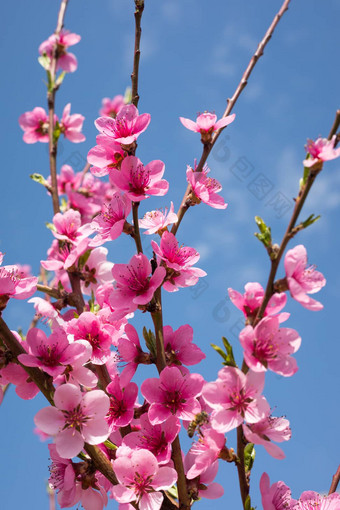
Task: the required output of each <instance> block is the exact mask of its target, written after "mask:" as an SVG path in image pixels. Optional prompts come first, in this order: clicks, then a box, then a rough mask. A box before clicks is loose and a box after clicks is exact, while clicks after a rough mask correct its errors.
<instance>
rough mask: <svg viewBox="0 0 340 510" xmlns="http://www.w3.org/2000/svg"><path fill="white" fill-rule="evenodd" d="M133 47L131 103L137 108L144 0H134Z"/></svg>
mask: <svg viewBox="0 0 340 510" xmlns="http://www.w3.org/2000/svg"><path fill="white" fill-rule="evenodd" d="M135 6H136V10H135V49H134V56H133V71H132V74H131V83H132V91H131V97H132V100H131V103H132V104H134V105H135V107H136V108H137V106H138V101H139V95H138V75H139V59H140V38H141V35H142V28H141V19H142V14H143V11H144V0H135Z"/></svg>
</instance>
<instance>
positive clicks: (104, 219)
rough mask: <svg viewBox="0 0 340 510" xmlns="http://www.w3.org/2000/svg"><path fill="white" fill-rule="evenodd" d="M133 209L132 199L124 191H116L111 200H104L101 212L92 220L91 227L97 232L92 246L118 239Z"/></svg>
mask: <svg viewBox="0 0 340 510" xmlns="http://www.w3.org/2000/svg"><path fill="white" fill-rule="evenodd" d="M130 211H131V200H130V199H129V198H128V197H127V196H126V195H124V194H122V193H115V194H114V195H113V197H112V199H111V201H110V202H104V204H103V208H102V211H101V213H100V214H98V216H96V217H95V218H94V219H93V220H92V222H91V228H92V229H93V230H94V231H95V232H97V235H96V237H95V238H94V239H93V240H92V241H91V244H90V246H91V247H92V246H100V245H101V244H104V243H105V242H107V241H113V240H114V239H117V237H119V236H120V235H121V233H122V232H123V228H124V223H125V220H126V218H127V216H128V215H129V214H130Z"/></svg>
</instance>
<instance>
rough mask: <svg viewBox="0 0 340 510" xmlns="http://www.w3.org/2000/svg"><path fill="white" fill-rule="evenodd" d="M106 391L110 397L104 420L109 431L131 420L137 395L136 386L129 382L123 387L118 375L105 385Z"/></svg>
mask: <svg viewBox="0 0 340 510" xmlns="http://www.w3.org/2000/svg"><path fill="white" fill-rule="evenodd" d="M106 392H107V393H108V395H109V397H110V409H109V411H108V413H107V416H106V421H107V423H108V424H109V427H110V433H111V432H113V431H115V430H117V429H119V428H120V427H125V426H126V425H129V423H131V422H132V420H133V412H134V406H135V403H136V400H137V397H138V386H137V384H135V383H132V382H130V383H128V384H127V385H126V386H125V387H123V386H122V384H121V381H120V379H119V377H118V376H116V377H114V378H113V380H112V382H111V383H110V384H109V385H108V386H107V387H106Z"/></svg>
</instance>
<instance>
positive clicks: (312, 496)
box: [289, 491, 340, 510]
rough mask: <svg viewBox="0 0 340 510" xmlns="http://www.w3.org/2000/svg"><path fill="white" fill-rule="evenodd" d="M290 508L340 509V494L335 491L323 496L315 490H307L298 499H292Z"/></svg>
mask: <svg viewBox="0 0 340 510" xmlns="http://www.w3.org/2000/svg"><path fill="white" fill-rule="evenodd" d="M289 510H340V494H339V493H338V492H333V493H332V494H329V495H328V496H323V495H321V494H318V493H317V492H314V491H305V492H303V493H302V494H301V496H300V497H299V499H298V500H295V499H292V500H291V502H290V507H289Z"/></svg>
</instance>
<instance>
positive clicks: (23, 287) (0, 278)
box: [0, 256, 38, 312]
mask: <svg viewBox="0 0 340 510" xmlns="http://www.w3.org/2000/svg"><path fill="white" fill-rule="evenodd" d="M2 260H3V256H2V257H1V262H2ZM1 262H0V264H1ZM37 283H38V278H36V277H35V276H29V277H25V275H24V273H23V272H22V271H21V270H20V266H15V265H11V266H1V267H0V312H1V310H3V309H4V308H5V307H6V304H7V302H8V300H9V299H10V298H15V299H27V298H29V297H31V296H32V295H33V294H34V293H35V291H36V290H37Z"/></svg>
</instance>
